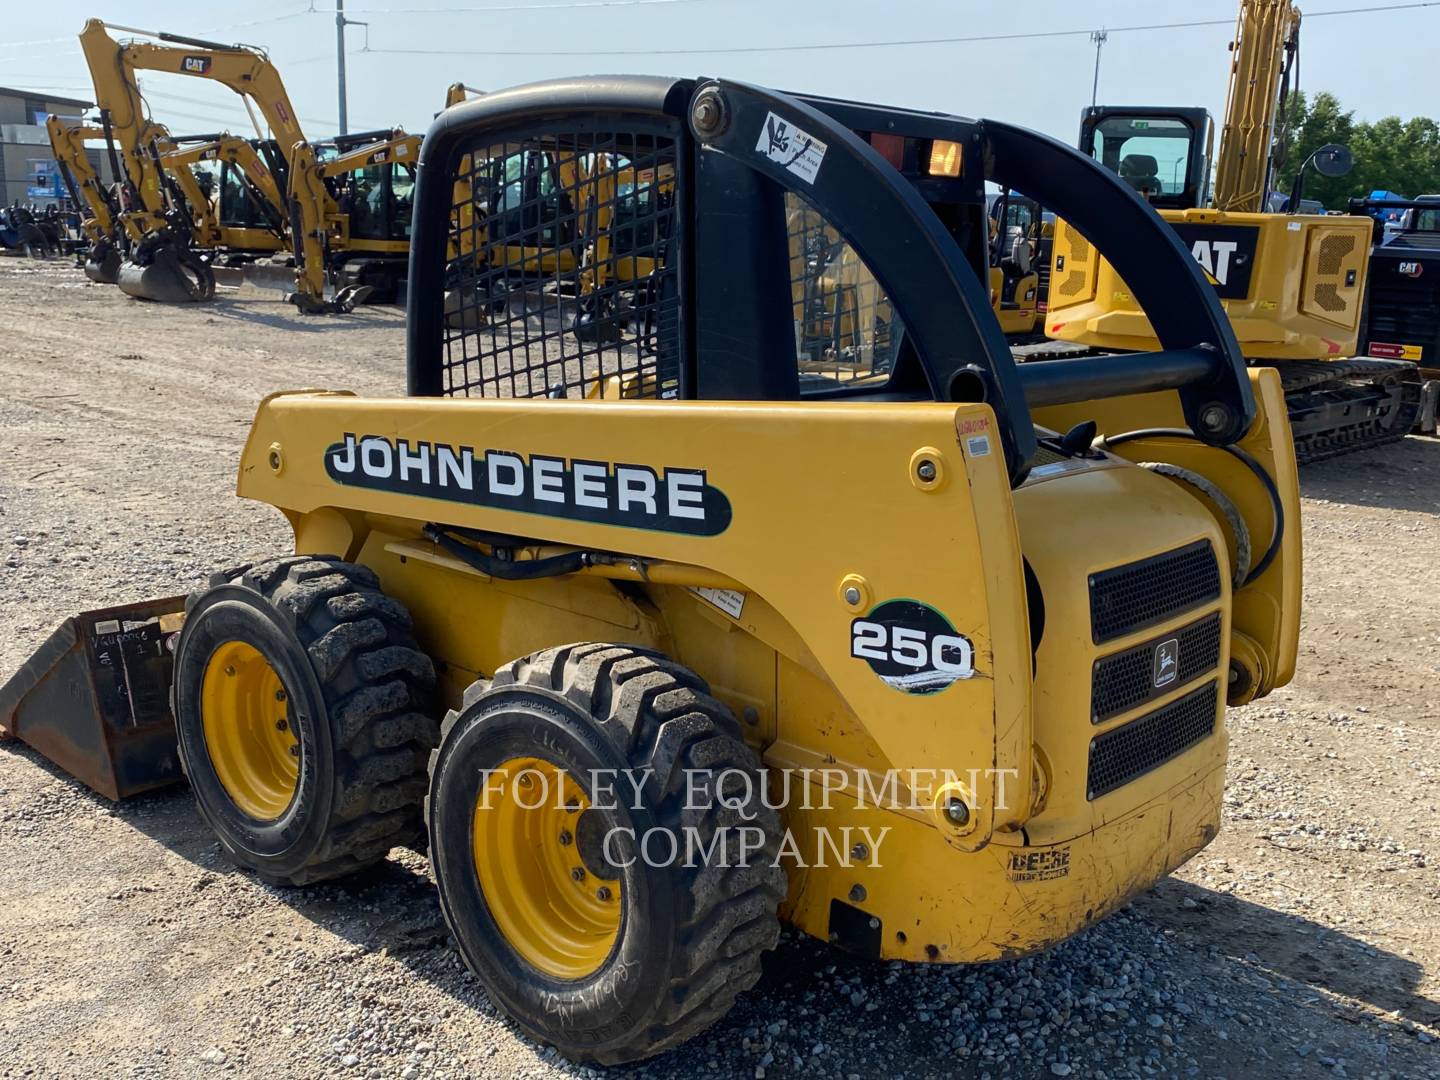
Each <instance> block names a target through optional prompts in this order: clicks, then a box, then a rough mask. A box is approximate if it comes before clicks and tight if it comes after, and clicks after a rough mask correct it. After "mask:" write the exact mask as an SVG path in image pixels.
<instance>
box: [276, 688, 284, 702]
mask: <svg viewBox="0 0 1440 1080" xmlns="http://www.w3.org/2000/svg"><path fill="white" fill-rule="evenodd" d="M275 700H276V701H284V700H285V691H284V690H283V689H280V690H276V691H275Z"/></svg>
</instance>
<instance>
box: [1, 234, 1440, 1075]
mask: <svg viewBox="0 0 1440 1080" xmlns="http://www.w3.org/2000/svg"><path fill="white" fill-rule="evenodd" d="M403 338H404V328H403V320H402V317H401V315H400V313H399V312H397V311H395V310H392V309H369V310H364V311H361V312H358V313H356V314H353V315H350V316H345V317H338V318H332V319H326V320H305V319H302V318H301V317H299V316H298V315H294V314H292V313H291V311H290V310H289V309H288V308H285V307H283V306H282V305H279V304H274V303H256V302H250V303H239V302H234V301H226V300H223V299H222V300H221V301H219V302H217V303H216V304H214V305H213V306H210V307H206V308H196V309H189V310H175V309H161V308H158V307H154V306H147V305H145V304H142V303H139V302H135V301H131V300H128V299H126V298H124V297H123V296H122V295H121V294H120V293H119V292H118V291H117V290H115V289H114V288H111V287H104V286H91V285H89V284H88V283H86V282H85V281H84V279H83V277H82V276H81V274H80V273H79V272H78V271H76V270H74V269H73V268H70V267H68V266H65V265H62V264H61V263H59V262H55V263H51V264H34V263H27V262H23V261H19V260H4V261H0V679H3V678H5V677H8V676H9V674H10V673H12V672H13V671H14V670H15V668H16V666H17V665H18V664H19V663H21V662H22V661H23V660H24V659H25V658H26V657H27V656H28V655H29V653H30V652H31V650H32V649H34V648H35V646H36V645H38V644H39V643H40V641H41V640H42V639H43V638H44V637H45V635H46V634H48V633H49V631H50V630H51V629H52V628H53V625H54V624H55V623H56V622H58V621H59V619H60V618H61V617H62V616H63V615H65V614H66V613H68V612H70V611H73V610H76V609H79V608H83V607H95V606H100V605H103V604H107V603H118V602H122V601H127V600H133V599H139V598H143V597H147V596H157V595H168V594H172V593H176V592H183V591H186V590H188V589H189V588H192V587H194V586H195V585H196V584H198V583H200V582H202V581H203V580H204V577H205V575H206V574H207V573H208V572H209V571H210V570H212V569H213V568H216V567H220V566H224V565H229V564H232V563H234V562H237V561H240V560H241V559H243V558H245V557H247V556H254V555H257V554H265V553H270V552H278V551H281V550H283V549H284V548H285V546H286V544H287V541H288V531H287V529H286V528H285V526H284V523H283V521H282V519H281V518H280V516H279V514H278V513H276V512H274V511H272V510H271V509H269V508H268V507H263V506H258V505H252V504H247V503H242V502H240V501H239V500H237V499H235V498H234V497H233V495H232V490H233V483H234V468H235V462H236V458H237V455H238V452H239V450H240V446H241V442H242V439H243V437H244V435H245V432H246V427H247V424H248V423H249V421H250V419H251V416H252V413H253V410H254V407H255V404H256V402H257V400H258V399H259V398H260V396H261V395H262V394H264V393H265V392H267V391H268V390H271V389H276V388H289V387H297V386H307V385H308V386H332V387H347V388H351V389H354V390H357V391H361V392H376V393H386V394H395V393H399V392H401V390H402V387H403V366H402V359H401V357H402V353H403ZM1436 476H1440V442H1436V441H1432V440H1421V439H1413V438H1412V439H1410V440H1408V441H1407V442H1406V443H1405V444H1403V445H1402V446H1399V447H1393V448H1390V449H1388V450H1386V451H1383V452H1373V453H1370V454H1365V455H1356V456H1352V457H1347V458H1344V459H1341V460H1338V461H1334V462H1330V463H1326V464H1322V465H1319V466H1315V467H1312V468H1311V469H1309V470H1308V471H1307V472H1306V473H1305V476H1304V484H1305V494H1306V502H1305V515H1306V516H1305V523H1304V528H1305V543H1306V587H1305V630H1304V637H1303V640H1302V657H1301V669H1300V670H1301V673H1300V676H1299V678H1298V679H1297V680H1296V682H1295V683H1294V684H1293V685H1292V686H1290V687H1288V688H1286V689H1285V690H1282V691H1280V692H1278V693H1276V694H1274V695H1272V696H1271V697H1270V698H1268V699H1266V700H1265V701H1264V702H1262V703H1259V704H1257V705H1255V706H1252V707H1250V708H1247V709H1243V710H1239V711H1238V712H1235V713H1232V716H1231V738H1232V747H1231V758H1232V770H1231V776H1230V794H1229V796H1228V798H1227V819H1226V824H1225V829H1224V831H1223V833H1222V834H1221V836H1220V838H1219V840H1217V841H1216V842H1215V843H1214V844H1213V845H1212V846H1211V847H1210V848H1209V849H1207V850H1206V851H1205V852H1204V853H1203V854H1202V856H1201V857H1200V858H1198V859H1196V860H1195V861H1194V862H1192V863H1191V864H1190V865H1188V866H1187V867H1185V868H1184V870H1183V871H1182V872H1181V873H1180V874H1178V875H1177V876H1176V878H1175V879H1173V880H1170V881H1167V882H1165V883H1163V884H1162V885H1160V886H1159V887H1158V888H1156V889H1155V890H1153V891H1152V892H1150V893H1149V894H1147V895H1145V896H1142V897H1140V898H1138V899H1137V900H1136V901H1135V902H1134V903H1133V904H1132V905H1131V906H1130V907H1129V908H1128V909H1126V910H1125V911H1123V912H1122V913H1120V914H1119V915H1116V916H1114V917H1112V918H1110V919H1109V920H1107V921H1106V922H1104V923H1103V924H1102V925H1100V926H1099V927H1097V928H1095V929H1093V930H1091V931H1090V932H1088V933H1086V934H1083V935H1081V936H1080V937H1079V938H1077V939H1075V940H1073V941H1071V942H1068V943H1066V944H1065V945H1064V946H1062V947H1060V948H1058V949H1056V950H1054V951H1052V952H1050V953H1048V954H1046V955H1043V956H1040V957H1034V958H1031V959H1028V960H1024V961H1019V962H1013V963H1005V964H997V965H991V966H987V967H983V968H971V969H951V968H900V967H891V966H888V965H867V964H859V963H854V962H851V961H848V960H846V959H845V958H843V957H841V956H840V955H839V954H836V953H834V952H832V951H830V950H829V949H828V948H826V947H823V946H821V945H819V944H817V943H814V942H811V941H809V940H801V939H798V938H796V937H793V936H787V937H786V938H785V939H784V940H783V942H782V945H781V948H780V949H779V951H778V952H777V953H775V954H774V955H773V956H771V957H770V962H769V963H768V964H767V973H766V975H765V977H764V979H763V980H762V981H761V983H760V985H759V986H758V987H757V988H756V989H755V990H754V991H752V992H751V993H749V994H747V995H746V996H745V997H744V998H743V999H742V1001H741V1004H740V1006H739V1007H738V1008H737V1009H736V1010H735V1011H734V1013H733V1014H732V1015H731V1016H730V1018H729V1019H728V1020H726V1021H725V1022H724V1023H722V1024H721V1025H720V1026H719V1027H717V1028H715V1029H713V1030H712V1031H710V1032H709V1033H707V1034H706V1035H704V1036H702V1037H701V1038H699V1039H697V1040H695V1041H694V1042H692V1043H691V1044H688V1045H687V1046H686V1047H685V1048H683V1049H682V1050H680V1051H679V1052H677V1053H674V1054H672V1055H670V1056H668V1057H666V1058H664V1059H662V1060H660V1061H659V1062H653V1063H650V1064H648V1065H646V1066H643V1067H641V1068H640V1069H637V1070H629V1071H630V1072H641V1073H644V1074H647V1075H684V1076H693V1075H715V1076H726V1077H729V1076H745V1077H750V1076H755V1077H762V1076H768V1077H781V1076H792V1075H801V1074H804V1075H817V1076H836V1077H845V1078H847V1080H848V1078H849V1077H862V1076H863V1077H869V1076H888V1075H896V1074H907V1075H915V1076H951V1075H961V1076H977V1077H979V1076H995V1077H998V1076H1023V1075H1040V1076H1067V1075H1074V1076H1097V1077H1099V1076H1107V1077H1120V1076H1154V1075H1166V1076H1169V1075H1174V1076H1207V1077H1208V1076H1237V1075H1252V1076H1257V1075H1258V1076H1295V1075H1308V1076H1337V1077H1343V1076H1351V1077H1358V1076H1386V1075H1389V1076H1414V1077H1420V1076H1435V1075H1440V1041H1437V1039H1440V925H1437V924H1440V748H1437V734H1440V695H1437V693H1436V691H1435V686H1436V684H1437V674H1440V605H1437V604H1436V602H1435V589H1434V584H1433V583H1434V572H1433V566H1434V558H1433V553H1434V552H1435V551H1436V550H1437V546H1440V503H1437V499H1436V496H1435V494H1434V492H1435V487H1434V482H1435V481H1434V478H1435V477H1436ZM0 911H3V915H0V1077H19V1076H44V1077H51V1076H64V1077H71V1076H73V1077H93V1076H138V1077H171V1076H187V1077H188V1076H202V1077H205V1076H217V1077H218V1076H222V1075H225V1074H227V1073H228V1074H231V1075H247V1076H248V1075H264V1076H266V1077H274V1078H278V1077H315V1076H330V1075H333V1076H364V1077H407V1078H409V1077H447V1078H452V1080H453V1078H456V1077H462V1076H492V1075H503V1076H550V1075H571V1074H575V1073H577V1072H584V1070H575V1069H572V1068H570V1067H569V1066H566V1065H565V1063H563V1062H558V1061H557V1060H556V1059H555V1058H554V1057H553V1055H551V1054H549V1053H547V1052H546V1051H544V1050H543V1049H540V1048H537V1047H535V1046H533V1045H531V1044H529V1043H528V1042H526V1041H524V1040H523V1039H521V1038H520V1037H518V1036H517V1035H516V1034H515V1033H514V1032H513V1031H512V1030H511V1029H510V1028H509V1027H508V1026H507V1025H506V1023H505V1022H504V1021H503V1020H501V1019H500V1018H498V1017H497V1016H496V1014H495V1012H494V1010H493V1009H492V1008H491V1006H490V1005H489V1004H488V1002H487V1001H486V999H485V996H484V994H483V992H481V991H480V990H479V988H478V987H477V986H476V984H475V983H474V982H473V980H471V979H470V977H469V976H467V975H466V974H465V973H464V972H463V970H462V969H461V967H460V964H459V960H458V958H457V956H456V954H455V953H454V951H453V950H452V948H451V946H450V944H449V940H448V936H447V934H446V932H445V929H444V927H443V925H442V923H441V921H440V917H439V914H438V911H437V907H436V902H435V895H434V889H433V887H432V885H431V883H430V881H429V879H428V876H427V868H426V864H425V860H424V859H423V858H421V857H419V856H416V855H411V854H403V855H401V854H396V855H393V856H392V857H391V860H390V862H389V863H388V864H387V865H386V866H385V867H384V868H383V869H381V870H380V871H378V872H375V873H372V874H370V875H368V876H366V877H364V878H362V879H360V880H358V881H353V882H348V883H346V884H344V885H341V886H327V887H318V888H307V889H301V890H292V891H282V890H278V889H273V888H270V887H268V886H265V885H262V884H260V883H259V882H257V881H256V880H254V879H253V878H251V877H249V876H248V875H246V874H243V873H240V872H237V871H235V870H233V869H232V868H230V867H229V866H228V865H227V864H226V863H225V862H224V861H223V860H222V859H221V858H220V857H219V855H218V852H217V848H216V845H215V844H214V843H213V842H212V840H211V839H210V837H209V835H208V834H207V833H206V831H205V830H204V828H202V826H201V824H200V822H199V821H198V819H197V818H196V816H195V814H194V811H193V808H192V803H191V800H190V796H189V795H188V793H187V792H185V791H184V790H175V791H171V792H168V793H164V794H159V795H154V796H150V797H145V798H140V799H137V800H134V801H132V802H127V803H125V804H124V805H121V806H112V805H110V804H109V803H107V802H105V801H104V800H103V799H100V798H97V797H95V796H93V795H91V794H89V793H88V792H87V791H86V790H85V789H84V788H82V787H81V786H80V785H79V784H77V783H75V782H73V781H71V780H69V779H67V778H66V777H64V776H63V775H61V774H59V773H58V772H57V771H56V770H55V769H54V768H52V767H50V766H49V765H47V764H46V763H45V762H44V761H43V760H41V759H40V758H39V757H38V756H37V755H35V754H33V753H32V752H30V751H29V750H28V749H26V748H24V747H23V746H21V745H19V744H16V743H7V744H5V746H4V747H3V748H0Z"/></svg>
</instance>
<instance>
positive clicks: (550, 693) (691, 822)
mask: <svg viewBox="0 0 1440 1080" xmlns="http://www.w3.org/2000/svg"><path fill="white" fill-rule="evenodd" d="M443 729H444V732H445V737H444V740H443V742H442V745H441V748H440V749H439V750H438V751H437V752H436V753H435V754H433V755H432V756H431V762H432V764H431V780H430V794H429V797H428V798H427V800H426V817H427V821H428V824H429V830H430V858H431V866H432V868H433V870H434V873H435V877H436V881H437V884H438V886H439V893H440V903H441V908H442V910H443V911H444V914H445V919H446V922H447V923H448V925H449V927H450V930H451V933H452V934H453V935H454V936H455V939H456V941H457V942H458V944H459V947H460V952H461V955H462V956H463V957H464V959H465V962H466V964H467V965H468V966H469V968H470V970H471V971H472V972H474V973H475V974H476V975H477V976H478V977H479V979H480V980H481V982H482V983H483V984H484V985H485V987H486V989H487V991H488V992H489V994H490V996H491V998H492V1000H494V1001H495V1002H496V1003H497V1004H498V1005H500V1006H501V1007H502V1008H503V1009H504V1010H505V1011H506V1012H507V1013H509V1015H510V1016H511V1017H512V1018H513V1019H514V1020H515V1021H516V1023H517V1024H518V1025H519V1026H520V1027H521V1028H522V1029H523V1030H524V1031H525V1032H526V1033H527V1034H529V1035H530V1036H531V1037H532V1038H534V1039H536V1040H537V1041H540V1042H545V1043H550V1044H552V1045H553V1046H555V1047H556V1049H557V1050H559V1051H560V1053H561V1054H563V1055H564V1056H565V1057H567V1058H569V1059H570V1060H572V1061H577V1062H586V1063H597V1064H618V1063H621V1062H625V1061H633V1060H636V1059H638V1058H642V1057H647V1056H649V1055H652V1054H656V1053H659V1052H661V1051H663V1050H665V1049H667V1048H669V1047H672V1046H674V1045H676V1044H677V1043H680V1042H682V1041H684V1040H685V1039H687V1038H690V1037H691V1036H693V1035H695V1034H697V1033H698V1032H700V1031H702V1030H704V1029H705V1028H707V1027H709V1026H710V1025H711V1024H713V1023H714V1022H715V1021H716V1020H718V1019H719V1018H720V1017H722V1016H723V1015H724V1014H725V1013H726V1012H727V1011H729V1009H730V1008H731V1006H732V1005H733V1004H734V1002H735V999H736V997H737V996H738V995H739V994H740V993H742V992H743V991H745V990H747V989H749V988H750V987H751V986H753V985H754V984H755V982H756V980H757V979H758V978H759V977H760V957H761V953H763V952H764V951H766V950H768V949H772V948H774V947H775V943H776V940H777V938H778V935H779V920H778V917H777V915H776V909H777V907H778V906H779V904H780V902H781V901H782V900H783V899H784V896H785V875H784V872H783V870H781V869H780V868H779V866H778V865H777V861H776V860H777V855H778V852H779V847H780V842H781V825H780V820H779V817H778V815H777V814H776V813H775V812H774V811H773V810H771V809H768V808H767V807H765V806H764V804H763V796H762V789H761V782H762V780H761V776H760V762H759V759H758V757H757V756H756V755H755V753H754V751H752V750H751V749H750V748H749V747H747V746H746V745H745V744H744V742H743V741H741V736H740V730H739V726H738V724H737V723H736V721H735V718H734V716H733V715H732V714H731V713H730V711H729V710H728V709H727V708H726V707H725V706H723V705H722V704H720V703H719V702H718V701H716V700H715V699H714V698H713V697H711V696H710V694H709V688H708V687H707V685H706V684H705V682H704V680H702V679H701V678H700V677H699V676H698V675H696V674H695V673H694V672H692V671H690V670H688V669H686V668H684V667H681V666H680V665H678V664H676V663H674V662H672V661H670V660H668V659H667V658H665V657H664V656H662V655H661V654H659V653H655V652H652V651H649V650H646V649H641V648H636V647H634V646H630V645H613V644H604V643H588V644H579V645H570V646H566V647H564V648H558V649H547V650H545V651H543V652H539V653H535V654H533V655H531V656H528V657H526V658H524V659H521V660H517V661H514V662H513V663H511V664H509V665H507V666H506V667H504V668H502V669H501V670H500V671H498V672H497V673H496V675H495V678H494V679H493V680H492V681H490V682H479V683H476V684H474V685H473V686H471V687H470V689H468V690H467V691H466V693H465V700H464V705H463V708H462V709H461V710H460V711H459V712H451V713H449V714H448V715H447V716H446V719H445V723H444V728H443ZM515 757H539V758H543V759H545V760H548V761H550V762H552V763H554V764H556V765H559V766H561V767H562V768H564V769H566V770H567V771H569V772H570V774H571V775H572V776H586V775H590V776H593V775H594V774H592V773H588V772H587V770H592V769H599V770H625V769H631V770H636V772H635V773H633V774H632V775H636V776H647V774H645V773H644V772H642V771H641V770H645V769H652V770H653V775H649V776H648V779H647V780H646V782H645V783H644V784H643V786H642V788H641V797H640V798H639V799H636V798H635V796H634V794H633V793H632V791H631V788H630V786H629V782H628V781H627V780H625V779H624V774H623V773H622V774H620V775H619V776H618V777H616V776H615V774H613V773H611V774H609V775H610V776H611V777H614V788H615V792H616V794H615V797H614V798H613V800H606V801H607V802H610V804H611V810H612V811H613V812H611V813H610V814H609V815H608V816H607V824H609V825H611V826H612V827H614V826H616V825H618V826H619V827H621V828H632V829H633V830H634V833H635V835H636V836H643V835H644V834H645V830H647V829H652V828H658V829H666V830H672V831H673V832H675V833H677V834H678V833H680V832H682V830H684V829H686V828H689V829H693V830H695V835H696V836H697V837H699V838H700V842H701V843H704V844H707V845H708V844H709V843H710V842H711V841H713V839H714V837H715V835H716V832H717V831H718V830H721V829H722V828H723V829H727V832H726V833H724V834H723V845H722V847H721V848H719V849H717V850H718V851H721V852H723V854H722V855H720V856H719V857H716V858H713V859H711V860H710V861H709V862H708V864H707V862H706V861H705V860H696V865H694V866H685V865H672V866H669V867H664V868H650V867H647V866H646V865H645V863H644V861H643V859H636V860H635V861H634V862H633V864H632V865H631V866H630V867H627V868H625V869H618V868H613V867H612V868H611V869H612V871H613V872H614V873H617V874H618V876H619V879H620V885H621V896H622V903H623V914H622V917H621V923H620V929H619V936H618V938H617V940H616V941H615V944H614V945H613V947H612V949H611V952H610V954H609V957H608V959H606V960H605V961H604V963H603V964H602V965H601V966H600V967H599V968H598V969H597V970H596V971H594V972H593V973H592V974H590V975H588V976H586V977H584V978H581V979H579V980H575V981H565V980H559V979H556V978H553V977H551V976H549V975H547V974H545V973H543V972H541V971H540V970H538V969H537V968H536V967H534V966H532V965H530V964H529V963H527V962H526V961H525V959H524V958H523V957H521V956H520V955H519V954H518V953H517V952H516V950H515V949H514V948H513V947H512V945H511V943H510V942H509V941H508V940H507V939H506V937H505V936H504V934H503V932H502V931H501V930H500V928H499V926H498V925H497V924H496V921H495V920H494V918H493V917H492V916H491V913H490V911H489V909H488V907H487V904H486V901H485V896H484V893H483V891H482V888H481V885H480V882H479V878H478V876H477V871H476V867H475V854H474V850H475V849H474V846H473V844H472V819H473V816H474V815H475V814H476V812H477V810H476V804H477V797H478V795H479V794H480V791H481V789H482V785H483V784H484V782H485V781H484V779H483V777H484V775H485V772H486V770H488V769H496V768H497V767H498V766H499V765H500V764H501V763H502V762H504V761H506V760H508V759H512V758H515ZM687 771H690V772H691V773H696V772H698V774H699V777H700V778H699V779H696V776H694V775H691V776H690V777H689V778H688V780H689V782H691V783H693V784H694V786H695V788H696V789H697V790H700V791H702V792H708V793H710V794H712V795H713V788H711V787H710V786H708V785H710V784H713V782H714V780H715V779H717V778H718V779H720V780H721V781H722V782H725V781H726V778H727V777H728V779H729V780H730V781H735V780H738V779H739V777H738V776H737V775H736V774H737V773H739V772H743V773H744V774H746V775H748V776H749V777H750V778H751V780H752V781H753V783H752V784H750V785H749V787H748V790H747V789H746V788H745V787H744V786H743V785H742V786H741V787H740V788H739V789H738V790H730V789H728V788H727V796H728V798H727V799H726V802H727V803H731V805H730V806H729V807H727V806H723V805H721V804H720V802H718V801H716V800H715V799H714V798H706V797H703V795H702V797H700V798H695V799H691V800H689V801H691V803H692V805H691V806H690V807H688V808H687V805H686V803H687V794H686V787H687V775H686V774H687ZM602 775H604V774H602ZM707 777H708V779H706V778H707ZM581 786H582V787H586V788H588V787H589V786H590V785H589V783H588V782H586V781H581ZM588 794H589V796H590V797H591V798H592V800H593V799H594V798H595V792H594V791H590V792H589V793H588ZM737 802H738V804H739V805H735V804H736V803H737ZM742 826H750V827H753V828H755V829H757V830H758V831H759V833H760V834H762V835H763V840H761V841H760V842H759V844H758V850H753V849H752V850H751V851H750V853H749V858H748V860H745V861H744V864H743V865H742V864H741V859H740V857H739V854H738V852H737V849H736V845H735V843H734V842H732V841H733V840H735V839H738V837H734V836H732V833H733V830H735V829H738V828H740V827H742ZM582 831H583V826H582ZM757 840H759V837H757V836H756V835H755V834H751V842H752V843H753V842H755V841H757ZM681 843H682V844H683V841H681ZM621 846H622V845H620V844H618V843H617V845H616V850H617V851H618V850H620V848H621ZM624 850H625V851H627V852H629V853H630V856H631V857H632V858H634V857H635V856H636V854H638V852H637V851H636V849H635V848H634V847H633V846H629V845H625V846H624ZM682 850H683V848H682ZM727 864H728V865H727Z"/></svg>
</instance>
